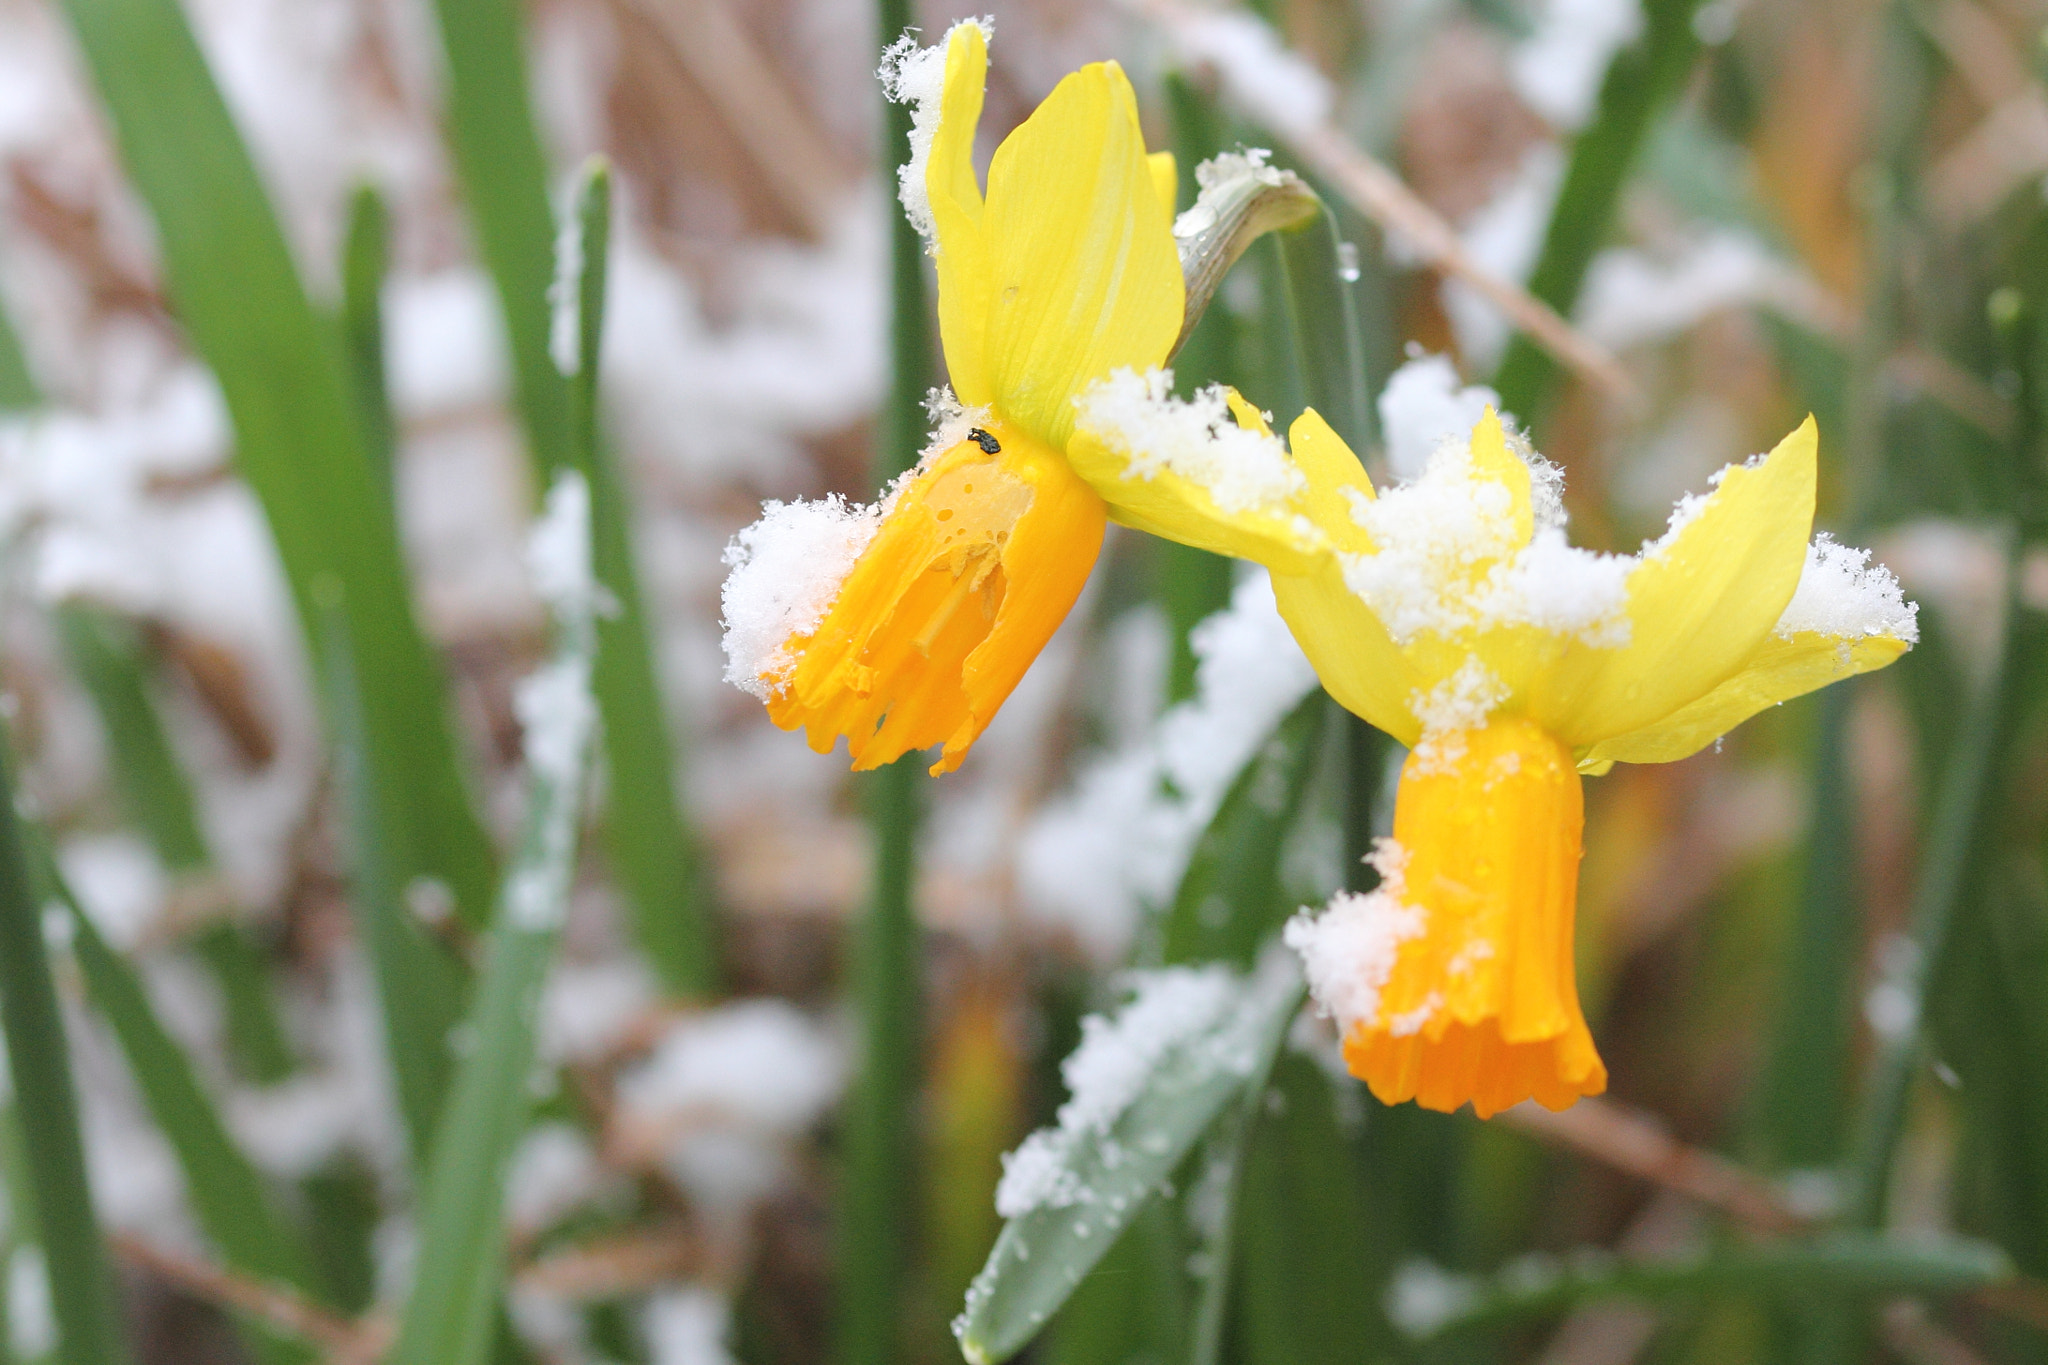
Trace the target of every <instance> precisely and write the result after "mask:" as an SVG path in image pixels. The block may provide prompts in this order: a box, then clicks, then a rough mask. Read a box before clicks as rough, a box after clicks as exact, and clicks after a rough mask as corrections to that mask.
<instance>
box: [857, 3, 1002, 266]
mask: <svg viewBox="0 0 2048 1365" xmlns="http://www.w3.org/2000/svg"><path fill="white" fill-rule="evenodd" d="M962 27H972V28H978V29H980V30H981V36H982V39H983V40H984V41H985V42H994V41H995V36H996V32H995V21H994V20H993V19H986V18H984V19H962V20H960V21H959V22H958V23H956V24H954V25H953V27H952V28H949V29H947V30H946V36H945V37H944V38H941V39H940V40H939V41H938V42H937V43H935V44H933V45H932V46H931V47H919V46H918V45H917V39H916V38H914V37H912V36H911V34H909V33H905V34H903V35H902V36H901V37H899V38H897V39H896V41H895V42H893V43H891V44H889V46H888V49H887V50H886V51H884V52H883V53H882V66H881V69H880V70H879V71H877V72H876V73H875V75H876V78H877V79H879V80H880V81H881V82H882V93H883V94H884V95H887V96H888V97H889V98H890V99H891V100H893V101H894V102H895V103H897V104H908V105H909V106H910V160H908V161H906V162H904V163H903V165H901V166H900V167H898V168H897V171H896V185H897V189H896V193H897V197H898V198H900V199H901V200H902V201H903V212H904V213H905V214H906V215H907V216H908V217H909V219H910V225H911V226H912V227H914V228H916V229H917V232H918V235H919V236H920V237H923V238H924V240H925V243H926V245H927V246H928V247H930V248H932V249H934V250H936V249H937V245H938V242H937V238H938V225H937V223H935V222H934V221H933V219H932V202H931V195H930V191H929V190H928V189H927V188H926V186H925V171H926V168H927V167H929V166H930V165H931V159H932V140H933V139H934V138H935V137H937V136H938V132H939V114H940V111H941V109H942V107H943V106H944V103H945V97H946V49H947V47H948V46H950V45H951V44H952V41H953V34H954V33H955V32H957V31H958V30H959V29H961V28H962Z"/></svg>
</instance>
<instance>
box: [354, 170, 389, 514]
mask: <svg viewBox="0 0 2048 1365" xmlns="http://www.w3.org/2000/svg"><path fill="white" fill-rule="evenodd" d="M390 258H391V214H390V211H389V210H388V209H386V208H385V207H384V196H383V195H381V194H379V193H378V192H377V187H376V186H374V185H359V186H357V187H356V192H355V194H354V195H353V196H351V197H350V199H349V201H348V233H347V235H346V236H345V237H344V238H343V239H342V247H341V344H342V348H343V350H344V352H345V353H346V355H347V360H348V370H349V378H350V380H351V381H353V383H354V385H355V392H356V410H357V413H358V414H359V416H360V417H361V419H362V424H363V446H364V449H365V451H366V452H367V453H368V455H369V457H370V468H371V470H372V471H373V472H374V473H375V474H376V475H377V478H378V480H379V482H381V483H382V484H383V486H384V497H385V499H386V501H387V502H388V503H389V504H390V505H391V506H392V507H393V508H394V509H395V508H396V505H397V502H396V494H395V492H394V490H393V484H392V478H393V474H392V461H393V460H395V459H396V458H397V449H398V435H397V431H396V427H395V424H394V423H393V421H392V418H391V399H390V395H389V393H388V391H387V388H386V385H385V376H384V276H385V273H386V271H387V270H388V268H389V266H390ZM394 514H395V512H394Z"/></svg>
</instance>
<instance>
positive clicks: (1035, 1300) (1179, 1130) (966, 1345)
mask: <svg viewBox="0 0 2048 1365" xmlns="http://www.w3.org/2000/svg"><path fill="white" fill-rule="evenodd" d="M1174 970H1187V969H1174ZM1210 970H1223V969H1221V968H1212V969H1210ZM1235 990H1236V992H1237V999H1236V1002H1235V1003H1234V1004H1232V1005H1231V1006H1230V1007H1229V1008H1227V1009H1224V1010H1222V1011H1221V1012H1219V1013H1218V1014H1217V1015H1216V1016H1215V1017H1214V1018H1213V1019H1211V1020H1210V1021H1209V1022H1208V1023H1206V1024H1205V1025H1204V1026H1202V1027H1200V1028H1198V1029H1195V1030H1192V1031H1190V1032H1189V1033H1188V1034H1186V1035H1185V1036H1183V1037H1179V1038H1176V1039H1174V1040H1173V1041H1172V1043H1171V1044H1170V1045H1168V1046H1166V1047H1164V1048H1162V1049H1160V1050H1159V1051H1158V1053H1157V1055H1156V1056H1154V1057H1152V1058H1150V1059H1148V1060H1149V1063H1150V1064H1149V1065H1148V1066H1147V1067H1146V1069H1145V1072H1144V1075H1143V1079H1142V1082H1140V1083H1138V1084H1136V1085H1135V1086H1134V1093H1133V1095H1132V1097H1131V1099H1130V1101H1129V1103H1128V1105H1126V1106H1125V1107H1124V1108H1123V1109H1122V1110H1121V1111H1120V1112H1119V1113H1118V1114H1117V1115H1116V1116H1115V1118H1114V1119H1113V1120H1111V1121H1109V1122H1108V1123H1107V1124H1106V1126H1103V1127H1099V1128H1098V1127H1092V1126H1081V1127H1066V1126H1063V1127H1062V1128H1060V1129H1058V1130H1056V1132H1055V1134H1053V1135H1049V1136H1050V1141H1049V1142H1047V1143H1046V1144H1045V1145H1043V1146H1041V1147H1040V1148H1039V1149H1038V1150H1037V1151H1035V1152H1032V1151H1027V1152H1025V1153H1023V1154H1020V1155H1019V1156H1018V1157H1016V1158H1013V1160H1028V1161H1032V1162H1034V1163H1046V1166H1045V1169H1044V1170H1043V1171H1042V1172H1041V1174H1043V1176H1044V1181H1043V1184H1044V1186H1045V1187H1046V1188H1048V1189H1050V1190H1051V1191H1053V1193H1052V1194H1051V1195H1050V1196H1049V1197H1047V1198H1046V1199H1044V1200H1043V1202H1040V1203H1038V1204H1037V1205H1036V1206H1034V1207H1032V1208H1030V1209H1029V1211H1027V1212H1023V1213H1021V1214H1019V1215H1018V1216H1016V1217H1014V1218H1011V1219H1010V1220H1009V1221H1008V1222H1007V1223H1006V1224H1004V1226H1003V1232H1002V1235H1001V1236H1000V1237H999V1238H997V1240H996V1245H995V1249H994V1250H993V1251H991V1252H990V1253H989V1258H988V1264H987V1266H985V1267H984V1268H983V1269H982V1272H981V1274H980V1275H979V1276H977V1277H976V1279H975V1282H974V1287H973V1288H972V1289H970V1290H969V1291H968V1294H967V1307H966V1310H965V1311H964V1312H963V1313H962V1314H961V1315H960V1318H959V1320H958V1321H957V1322H955V1323H954V1326H953V1330H954V1333H955V1335H956V1336H958V1337H959V1339H960V1347H961V1350H962V1351H964V1352H965V1353H966V1356H967V1358H968V1359H969V1360H971V1361H976V1362H985V1361H998V1360H1007V1359H1008V1358H1009V1357H1010V1356H1012V1355H1014V1354H1016V1352H1017V1351H1019V1350H1020V1349H1022V1348H1023V1346H1024V1344H1025V1343H1026V1342H1028V1341H1029V1340H1030V1339H1031V1338H1032V1337H1033V1336H1034V1335H1035V1334H1036V1333H1037V1332H1038V1330H1039V1329H1040V1328H1042V1327H1043V1326H1044V1325H1045V1324H1046V1322H1047V1320H1048V1319H1050V1318H1051V1316H1052V1314H1053V1312H1054V1311H1055V1310H1056V1309H1058V1308H1059V1306H1060V1304H1061V1303H1063V1302H1064V1301H1065V1300H1066V1298H1067V1296H1068V1295H1069V1294H1071V1293H1073V1291H1074V1288H1075V1286H1076V1285H1078V1284H1079V1283H1080V1282H1081V1279H1082V1277H1083V1276H1084V1275H1086V1274H1087V1273H1088V1271H1089V1269H1090V1268H1091V1267H1092V1266H1093V1265H1094V1264H1095V1263H1096V1262H1097V1261H1098V1260H1100V1259H1101V1258H1102V1255H1103V1253H1105V1252H1106V1251H1108V1250H1109V1248H1110V1246H1111V1245H1112V1244H1113V1243H1115V1241H1116V1240H1117V1237H1118V1235H1119V1234H1120V1233H1121V1232H1122V1231H1123V1229H1124V1228H1125V1227H1126V1226H1127V1225H1128V1224H1129V1223H1130V1221H1131V1219H1132V1218H1133V1217H1134V1216H1136V1214H1137V1213H1138V1211H1139V1210H1140V1209H1142V1208H1143V1207H1144V1206H1145V1204H1146V1202H1147V1200H1148V1199H1150V1197H1151V1196H1152V1195H1153V1194H1155V1193H1156V1192H1157V1191H1158V1190H1159V1188H1160V1187H1161V1185H1162V1184H1163V1183H1164V1182H1165V1181H1166V1179H1167V1177H1168V1176H1170V1175H1171V1174H1172V1173H1173V1171H1174V1169H1175V1168H1176V1167H1177V1166H1179V1165H1180V1163H1181V1160H1182V1159H1183V1158H1184V1157H1186V1156H1187V1154H1188V1152H1189V1151H1190V1150H1192V1149H1193V1147H1194V1145H1195V1143H1196V1142H1198V1141H1199V1140H1200V1139H1201V1137H1202V1135H1203V1134H1204V1133H1206V1132H1208V1131H1209V1129H1210V1128H1211V1126H1212V1125H1213V1124H1214V1123H1215V1122H1216V1120H1217V1118H1218V1117H1219V1116H1220V1115H1221V1114H1222V1113H1223V1112H1224V1110H1225V1109H1226V1108H1227V1107H1228V1106H1229V1105H1230V1104H1232V1103H1233V1102H1235V1101H1238V1100H1240V1099H1241V1098H1242V1097H1243V1096H1244V1095H1245V1094H1246V1093H1247V1091H1248V1089H1250V1088H1253V1087H1263V1084H1264V1079H1265V1076H1266V1074H1267V1071H1268V1069H1269V1068H1270V1067H1271V1065H1272V1058H1273V1055H1274V1053H1275V1051H1276V1050H1277V1049H1278V1047H1279V1045H1280V1042H1281V1039H1282V1038H1283V1037H1284V1036H1285V1034H1286V1030H1287V1025H1288V1023H1289V1021H1291V1020H1292V1019H1293V1018H1294V1015H1295V1012H1296V1011H1297V1010H1299V1009H1300V1008H1301V1000H1302V987H1301V979H1300V977H1299V976H1298V975H1297V974H1296V973H1295V972H1294V970H1293V968H1292V965H1291V963H1290V962H1289V961H1288V960H1287V959H1285V958H1275V959H1272V960H1271V961H1270V962H1269V963H1267V964H1262V966H1261V968H1260V970H1259V971H1258V973H1257V974H1256V975H1254V976H1252V977H1249V978H1245V979H1243V980H1242V981H1241V982H1240V983H1239V984H1238V985H1237V987H1236V988H1235ZM1047 1136H1048V1135H1041V1138H1040V1139H1036V1140H1035V1141H1040V1142H1043V1141H1045V1138H1046V1137H1047Z"/></svg>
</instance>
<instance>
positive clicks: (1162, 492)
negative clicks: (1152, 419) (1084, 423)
mask: <svg viewBox="0 0 2048 1365" xmlns="http://www.w3.org/2000/svg"><path fill="white" fill-rule="evenodd" d="M1067 461H1068V463H1069V464H1071V465H1072V466H1073V469H1074V472H1075V473H1076V474H1078V475H1080V476H1081V478H1082V479H1084V480H1086V481H1087V483H1088V485H1089V486H1090V487H1092V488H1093V489H1094V490H1095V491H1096V492H1097V493H1098V494H1100V495H1101V496H1102V498H1103V499H1104V500H1105V501H1107V502H1108V503H1109V517H1110V520H1112V521H1114V522H1116V523H1117V524H1118V525H1119V526H1128V527H1130V528H1131V529H1132V530H1134V531H1143V532H1145V533H1146V534H1147V535H1155V536H1161V537H1164V538H1165V539H1167V540H1172V541H1178V542H1179V543H1180V544H1182V545H1192V546H1194V547H1195V548H1196V549H1198V550H1209V551H1212V552H1214V553H1216V554H1219V555H1228V556H1230V557H1231V558H1233V559H1249V560H1251V561H1252V562H1253V563H1256V564H1264V565H1265V566H1267V567H1268V568H1270V569H1272V570H1274V571H1275V572H1282V573H1306V572H1308V570H1309V569H1310V568H1311V567H1313V565H1314V564H1315V562H1316V560H1317V558H1318V557H1319V556H1321V555H1322V553H1323V551H1324V549H1325V548H1326V545H1327V542H1325V541H1324V540H1323V538H1322V537H1321V536H1319V535H1317V534H1316V531H1315V528H1314V527H1312V526H1309V525H1308V524H1307V523H1306V521H1304V520H1303V519H1302V518H1301V517H1299V516H1298V515H1296V514H1295V513H1294V512H1293V510H1292V508H1291V507H1290V506H1286V505H1283V506H1280V507H1277V508H1273V509H1268V510H1254V511H1245V512H1226V511H1224V510H1223V509H1222V508H1221V507H1219V506H1217V504H1216V499H1215V498H1214V497H1212V496H1211V495H1210V493H1209V490H1208V489H1206V488H1204V487H1202V486H1201V485H1200V484H1198V483H1196V482H1195V481H1194V480H1192V479H1189V478H1187V477H1185V476H1184V475H1180V474H1176V473H1174V472H1173V471H1172V470H1170V469H1160V470H1155V471H1154V472H1153V473H1152V474H1151V475H1150V476H1148V477H1146V478H1137V477H1134V476H1133V475H1132V474H1131V473H1130V459H1129V457H1128V456H1127V455H1125V454H1124V453H1123V452H1122V451H1119V450H1113V449H1111V448H1110V447H1109V446H1108V445H1106V444H1104V442H1103V440H1102V438H1101V437H1099V436H1098V435H1096V434H1095V433H1094V432H1091V431H1086V430H1082V431H1077V432H1075V433H1074V434H1073V435H1072V436H1071V437H1070V438H1069V439H1068V441H1067Z"/></svg>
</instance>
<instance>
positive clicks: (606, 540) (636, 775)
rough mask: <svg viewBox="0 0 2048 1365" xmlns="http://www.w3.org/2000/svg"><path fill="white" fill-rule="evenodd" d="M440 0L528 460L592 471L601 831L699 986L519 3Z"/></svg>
mask: <svg viewBox="0 0 2048 1365" xmlns="http://www.w3.org/2000/svg"><path fill="white" fill-rule="evenodd" d="M434 10H435V13H436V14H437V15H438V16H439V19H440V28H441V37H442V41H443V47H444V50H445V52H446V54H447V58H448V67H447V70H448V91H447V95H448V104H447V110H446V130H447V137H448V143H449V146H450V148H451V149H452V150H453V152H454V154H455V165H456V170H457V172H458V174H459V175H460V177H461V181H462V189H463V196H464V198H465V200H466V202H467V204H468V207H469V213H470V218H471V220H472V221H473V222H474V224H475V226H476V233H477V243H478V246H479V248H480V249H481V253H482V255H483V258H484V264H485V265H486V266H487V267H488V268H489V270H490V274H491V278H492V280H493V282H494V283H495V284H496V286H497V291H498V301H499V305H500V310H501V312H502V314H503V316H504V319H505V331H506V335H507V337H508V338H509V340H510V342H511V349H512V364H513V372H514V375H515V378H516V387H517V389H518V395H519V408H520V412H521V414H522V416H523V417H524V419H525V425H526V439H527V445H528V448H529V452H530V454H531V455H532V457H533V464H534V469H535V472H536V473H537V475H538V476H539V481H540V482H541V483H543V484H545V483H546V482H547V481H548V480H549V479H551V478H553V476H554V475H555V474H556V473H557V472H558V471H559V470H561V469H563V468H568V467H574V468H577V469H581V470H582V471H583V475H584V477H585V479H586V480H588V481H589V485H590V491H591V496H592V515H593V517H594V525H595V531H594V536H595V539H594V541H593V546H592V549H593V553H594V554H595V555H596V560H597V574H598V579H599V581H600V582H602V583H604V584H605V585H606V587H608V588H609V589H610V591H611V595H612V598H613V600H614V601H615V602H616V603H617V604H618V610H617V612H616V613H615V614H613V615H612V616H610V617H609V618H608V619H606V620H605V621H604V622H603V623H602V624H601V625H600V626H599V630H598V642H597V647H598V658H597V674H596V678H595V683H594V685H595V686H596V688H597V700H598V705H599V707H600V708H601V709H602V710H603V713H604V720H605V736H604V744H605V775H606V788H607V789H606V815H605V838H606V843H607V846H608V849H609V851H610V854H611V858H612V863H613V872H614V875H615V876H616V877H617V879H618V881H619V883H620V889H621V890H623V891H624V892H625V896H626V901H627V906H628V909H629V911H630V913H631V915H632V922H633V931H634V935H635V938H636V940H637V941H638V942H639V944H640V947H641V948H642V950H643V951H644V952H646V954H647V957H648V960H649V962H650V963H651V964H652V965H653V967H654V969H655V971H656V972H657V973H659V974H660V976H661V978H662V980H663V982H664V983H665V984H666V985H667V986H668V987H669V988H670V989H671V990H674V991H677V992H679V993H681V994H685V995H700V996H701V995H704V994H707V993H708V992H710V991H711V990H712V989H713V987H714V985H715V982H716V977H717V966H716V962H715V950H714V946H713V935H712V928H711V918H710V911H709V899H710V898H709V889H710V881H709V878H708V877H707V876H706V875H705V873H704V870H703V868H702V867H701V865H700V863H699V860H698V856H697V851H696V847H695V843H694V838H693V835H692V834H691V831H690V830H689V828H688V825H687V822H686V820H685V815H684V810H683V806H682V803H681V801H680V799H679V798H678V796H677V793H676V773H675V754H676V748H675V739H674V736H673V735H672V734H671V733H670V726H669V722H668V716H667V709H666V706H665V705H664V702H663V700H662V690H661V683H660V677H659V674H658V672H657V670H656V666H655V656H654V649H653V645H652V633H651V629H650V626H649V623H648V619H647V614H646V611H645V608H644V606H643V602H642V597H641V593H640V585H639V572H638V569H637V566H636V565H635V563H634V557H633V535H632V516H631V508H630V505H629V501H628V498H627V494H626V489H625V486H624V483H623V481H622V480H621V479H620V477H619V475H618V472H617V471H616V470H615V469H614V468H612V466H611V464H610V462H609V460H608V459H607V458H606V456H605V453H604V451H603V450H602V448H601V447H600V444H599V442H598V439H597V433H596V426H595V420H596V407H595V395H596V366H595V365H594V364H585V365H583V366H580V367H579V375H578V381H577V382H565V377H564V375H563V374H562V373H560V372H559V371H558V370H557V368H556V358H555V357H554V356H553V354H552V350H551V345H550V343H551V337H552V332H553V319H552V317H551V315H550V313H549V309H548V298H549V286H550V283H551V281H552V280H553V279H554V273H555V260H554V246H555V240H556V223H555V217H554V213H553V210H552V208H551V207H550V196H549V188H548V187H549V180H550V176H549V172H548V166H547V158H546V156H545V155H544V153H543V151H542V147H541V140H540V134H539V130H538V126H537V125H536V123H535V121H534V116H533V109H532V103H531V100H530V98H529V95H528V89H529V86H528V81H527V70H526V61H525V56H524V43H525V36H524V33H523V32H522V28H521V13H522V12H521V10H520V7H519V6H518V5H516V4H512V3H509V2H508V0H436V3H435V6H434ZM587 183H588V182H586V185H587ZM600 197H601V198H602V200H603V203H602V204H601V205H599V206H598V208H597V210H596V211H597V212H599V213H602V214H608V213H609V211H610V198H609V195H608V193H602V194H601V195H600ZM590 203H591V200H590V197H589V192H588V191H586V192H585V193H584V194H582V195H580V196H579V200H578V202H577V203H575V204H572V205H570V206H569V208H568V210H567V211H568V212H569V213H570V214H571V215H575V216H576V217H578V218H579V219H587V217H588V213H587V211H586V210H587V209H588V206H589V205H590ZM589 226H590V225H589V224H587V223H586V224H585V231H586V233H587V232H588V231H589ZM598 230H599V231H600V232H601V231H603V228H602V226H600V227H599V228H598ZM602 246H603V243H602V242H601V241H594V240H589V239H588V238H586V243H585V250H586V254H589V255H601V253H602ZM583 278H584V279H585V280H587V281H589V282H591V284H592V285H593V286H594V287H595V288H597V289H599V290H602V288H603V282H604V263H603V261H602V260H597V259H593V260H591V261H590V262H589V265H588V268H586V270H585V271H584V272H583ZM580 302H581V300H580V299H570V300H566V301H565V303H564V306H565V307H571V308H574V307H576V306H578V304H579V303H580ZM584 340H585V342H586V343H588V344H590V345H592V346H594V342H595V334H594V333H591V332H588V331H586V332H585V334H584Z"/></svg>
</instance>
